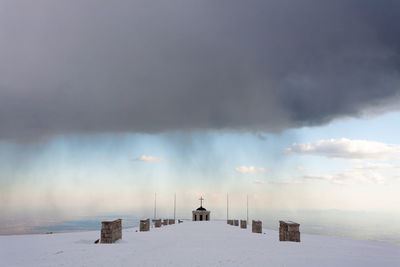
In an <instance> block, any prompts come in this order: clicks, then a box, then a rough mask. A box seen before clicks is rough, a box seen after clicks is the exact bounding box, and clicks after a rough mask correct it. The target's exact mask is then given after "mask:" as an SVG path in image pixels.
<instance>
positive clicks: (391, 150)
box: [285, 138, 400, 160]
mask: <svg viewBox="0 0 400 267" xmlns="http://www.w3.org/2000/svg"><path fill="white" fill-rule="evenodd" d="M285 152H286V153H288V154H301V155H316V156H324V157H329V158H344V159H355V160H363V159H380V160H382V159H390V158H393V157H394V155H395V154H398V153H400V145H394V144H386V143H382V142H376V141H368V140H351V139H347V138H341V139H329V140H320V141H317V142H315V143H306V144H296V143H293V144H292V146H291V147H289V148H286V149H285Z"/></svg>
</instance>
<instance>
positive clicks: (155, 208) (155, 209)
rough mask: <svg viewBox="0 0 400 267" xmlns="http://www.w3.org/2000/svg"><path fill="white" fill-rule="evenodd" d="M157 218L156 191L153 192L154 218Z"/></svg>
mask: <svg viewBox="0 0 400 267" xmlns="http://www.w3.org/2000/svg"><path fill="white" fill-rule="evenodd" d="M156 218H157V193H154V219H156Z"/></svg>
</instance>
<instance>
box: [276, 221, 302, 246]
mask: <svg viewBox="0 0 400 267" xmlns="http://www.w3.org/2000/svg"><path fill="white" fill-rule="evenodd" d="M279 241H291V242H300V224H298V223H295V222H292V221H279Z"/></svg>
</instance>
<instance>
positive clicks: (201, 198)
mask: <svg viewBox="0 0 400 267" xmlns="http://www.w3.org/2000/svg"><path fill="white" fill-rule="evenodd" d="M199 200H200V207H203V200H204V198H203V197H200V198H199Z"/></svg>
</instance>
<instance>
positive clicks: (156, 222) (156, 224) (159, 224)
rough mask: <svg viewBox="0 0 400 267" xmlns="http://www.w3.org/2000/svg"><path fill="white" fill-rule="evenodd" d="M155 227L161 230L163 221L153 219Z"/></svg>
mask: <svg viewBox="0 0 400 267" xmlns="http://www.w3.org/2000/svg"><path fill="white" fill-rule="evenodd" d="M153 223H154V227H155V228H160V227H161V219H158V220H156V219H153Z"/></svg>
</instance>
